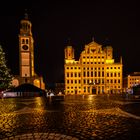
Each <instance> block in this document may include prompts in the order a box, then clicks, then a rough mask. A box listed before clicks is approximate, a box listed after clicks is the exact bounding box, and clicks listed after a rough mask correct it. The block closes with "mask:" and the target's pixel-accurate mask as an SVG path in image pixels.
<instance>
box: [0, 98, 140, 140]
mask: <svg viewBox="0 0 140 140" xmlns="http://www.w3.org/2000/svg"><path fill="white" fill-rule="evenodd" d="M134 104H135V107H134ZM128 105H129V106H128ZM131 105H133V106H132V108H131ZM137 108H140V102H139V101H131V100H120V99H117V100H114V99H112V98H109V97H108V96H94V95H93V96H92V95H90V96H65V100H64V101H61V102H53V103H52V102H49V101H48V100H46V99H45V98H43V97H36V98H30V99H25V98H22V99H21V98H7V99H0V139H4V140H12V139H13V140H18V139H20V140H23V139H24V140H26V139H27V140H28V139H30V140H46V139H53V140H54V139H55V140H92V139H93V140H100V139H102V140H110V139H111V140H126V139H130V140H131V139H132V140H139V139H140V116H139V115H138V114H139V112H138V109H137ZM135 109H136V110H137V112H138V114H137V113H136V112H135V111H132V110H135ZM133 112H134V113H133Z"/></svg>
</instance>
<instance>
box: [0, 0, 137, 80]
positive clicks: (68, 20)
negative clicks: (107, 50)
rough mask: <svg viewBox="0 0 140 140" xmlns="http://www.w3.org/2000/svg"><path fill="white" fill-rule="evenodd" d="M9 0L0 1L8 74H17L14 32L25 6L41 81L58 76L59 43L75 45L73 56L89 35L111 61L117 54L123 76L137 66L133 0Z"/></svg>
mask: <svg viewBox="0 0 140 140" xmlns="http://www.w3.org/2000/svg"><path fill="white" fill-rule="evenodd" d="M12 2H13V1H12ZM12 2H10V3H9V1H5V3H1V4H0V6H1V8H0V44H1V45H2V47H3V49H4V51H5V53H6V59H7V65H8V67H9V68H10V69H11V71H12V73H13V74H18V73H19V62H18V57H19V55H18V51H19V50H18V34H19V27H20V20H21V19H23V18H24V13H25V9H27V10H28V14H29V19H30V21H31V22H32V32H33V38H34V49H35V71H36V73H37V74H38V75H42V76H43V77H44V80H45V82H46V83H53V82H59V81H61V80H63V77H64V48H65V47H66V45H67V44H68V43H71V45H72V46H73V47H74V49H75V58H76V60H78V58H79V56H80V53H81V51H82V50H83V49H84V47H85V45H86V44H88V43H90V42H91V41H92V39H93V38H94V40H95V42H97V43H99V44H101V45H107V44H110V45H111V46H112V47H113V50H114V58H115V59H116V61H118V60H119V58H120V56H122V58H123V69H124V70H123V72H124V75H126V74H129V73H130V72H133V71H140V62H139V56H140V45H139V40H140V39H139V38H140V11H139V3H138V1H135V0H133V1H130V2H129V1H124V2H123V0H121V1H120V0H83V1H82V0H81V1H80V0H79V1H78V0H46V1H44V2H42V1H40V2H36V1H35V0H34V2H33V1H26V0H25V1H19V2H16V4H14V3H12ZM126 2H127V3H126Z"/></svg>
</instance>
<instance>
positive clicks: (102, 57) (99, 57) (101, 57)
mask: <svg viewBox="0 0 140 140" xmlns="http://www.w3.org/2000/svg"><path fill="white" fill-rule="evenodd" d="M84 58H90V59H92V58H94V59H96V58H98V59H104V58H105V57H104V56H94V57H93V56H87V57H86V56H83V59H84Z"/></svg>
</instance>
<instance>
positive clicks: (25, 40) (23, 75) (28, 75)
mask: <svg viewBox="0 0 140 140" xmlns="http://www.w3.org/2000/svg"><path fill="white" fill-rule="evenodd" d="M19 70H20V72H19V75H18V76H15V79H13V82H12V83H13V85H14V86H18V85H21V84H24V83H30V84H33V85H35V86H37V87H39V88H41V89H45V84H44V82H43V77H39V76H38V75H37V74H36V73H35V70H34V39H33V36H32V23H31V21H30V20H29V18H28V14H27V13H25V17H24V19H22V20H21V21H20V32H19Z"/></svg>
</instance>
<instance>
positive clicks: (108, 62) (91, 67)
mask: <svg viewBox="0 0 140 140" xmlns="http://www.w3.org/2000/svg"><path fill="white" fill-rule="evenodd" d="M64 51H65V64H64V74H65V76H64V77H65V94H66V95H67V94H103V93H120V92H121V90H122V71H123V64H122V58H121V57H120V62H117V63H116V62H115V60H114V59H113V48H112V47H111V46H106V47H102V45H100V44H98V43H96V42H95V41H92V42H91V43H89V44H88V45H85V48H84V50H83V51H82V52H81V54H80V58H79V60H78V61H76V60H75V57H74V48H73V47H72V46H67V47H66V48H65V50H64Z"/></svg>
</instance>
